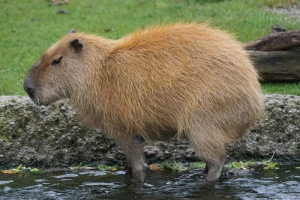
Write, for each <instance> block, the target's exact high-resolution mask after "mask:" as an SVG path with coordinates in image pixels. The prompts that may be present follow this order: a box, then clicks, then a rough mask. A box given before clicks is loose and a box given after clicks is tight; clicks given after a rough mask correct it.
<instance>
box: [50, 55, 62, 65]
mask: <svg viewBox="0 0 300 200" xmlns="http://www.w3.org/2000/svg"><path fill="white" fill-rule="evenodd" d="M61 59H62V56H61V57H59V58H57V59H55V60H53V62H52V63H51V64H52V65H57V64H59V63H60V61H61Z"/></svg>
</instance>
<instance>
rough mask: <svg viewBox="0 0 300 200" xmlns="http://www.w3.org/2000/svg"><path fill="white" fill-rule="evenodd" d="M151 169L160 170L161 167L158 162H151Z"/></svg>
mask: <svg viewBox="0 0 300 200" xmlns="http://www.w3.org/2000/svg"><path fill="white" fill-rule="evenodd" d="M149 169H150V170H152V171H157V170H160V167H159V166H158V165H156V164H151V165H149Z"/></svg>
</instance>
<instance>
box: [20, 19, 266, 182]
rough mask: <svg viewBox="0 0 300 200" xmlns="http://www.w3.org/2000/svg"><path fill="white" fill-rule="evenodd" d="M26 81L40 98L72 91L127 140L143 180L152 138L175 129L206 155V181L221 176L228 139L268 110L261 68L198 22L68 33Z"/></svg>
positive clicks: (94, 120)
mask: <svg viewBox="0 0 300 200" xmlns="http://www.w3.org/2000/svg"><path fill="white" fill-rule="evenodd" d="M58 61H59V62H58ZM53 65H54V66H53ZM40 77H43V78H40ZM24 88H25V90H26V91H27V92H28V94H29V96H30V97H31V98H32V99H33V100H34V101H35V102H36V103H37V104H49V103H52V102H54V101H56V100H58V99H61V98H69V99H70V102H71V104H72V105H73V107H74V108H75V109H76V110H77V112H78V114H79V115H80V116H81V118H82V119H83V120H84V121H85V122H86V123H87V124H89V125H91V126H95V127H99V128H102V129H103V130H104V131H105V132H106V133H107V134H108V136H110V137H112V138H114V139H115V140H116V142H117V143H119V144H120V145H121V146H122V147H123V149H124V153H125V155H126V164H127V166H128V167H130V168H132V172H133V177H134V180H136V181H142V180H143V170H142V168H143V159H142V153H143V146H144V140H162V139H163V140H165V139H168V138H170V137H174V136H176V135H177V136H181V135H186V136H187V137H188V138H189V140H190V142H191V145H192V146H193V147H194V149H195V151H196V152H197V153H198V155H199V156H200V157H201V158H203V159H204V160H205V161H206V163H207V170H208V175H207V177H206V179H207V180H216V179H217V178H219V176H220V173H221V169H222V167H223V165H224V162H225V160H226V146H227V145H228V144H230V143H233V142H235V141H236V140H238V139H239V138H240V137H241V136H243V135H244V134H245V133H246V132H247V130H248V129H249V128H250V127H251V126H253V125H254V124H255V123H256V122H257V121H258V119H259V118H260V117H261V115H262V113H263V100H262V93H261V89H260V84H259V81H258V75H257V73H256V71H255V69H254V67H253V65H252V64H251V62H250V60H249V58H248V56H247V54H246V52H245V51H244V50H243V49H242V47H241V45H240V43H238V42H237V41H235V40H234V39H233V38H232V37H231V36H230V35H229V34H227V33H225V32H222V31H220V30H217V29H212V28H210V27H208V26H207V25H199V24H195V23H190V24H181V23H178V24H174V25H166V26H159V27H151V28H148V29H146V30H138V31H136V32H134V33H133V34H131V35H128V36H125V37H123V38H121V39H119V40H115V41H114V40H108V39H104V38H101V37H97V36H91V35H86V34H81V33H72V34H69V35H67V36H65V37H64V38H63V39H61V40H60V41H58V42H57V43H56V44H54V45H53V46H52V47H51V48H49V49H48V50H47V51H46V52H45V54H44V55H43V56H42V58H41V59H40V60H39V61H38V63H37V64H36V65H35V66H34V67H33V69H32V70H31V71H30V72H29V74H28V75H27V78H26V79H25V82H24Z"/></svg>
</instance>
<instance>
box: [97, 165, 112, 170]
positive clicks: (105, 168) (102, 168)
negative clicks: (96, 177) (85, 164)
mask: <svg viewBox="0 0 300 200" xmlns="http://www.w3.org/2000/svg"><path fill="white" fill-rule="evenodd" d="M111 168H112V167H110V166H107V165H98V169H99V170H102V171H108V170H111Z"/></svg>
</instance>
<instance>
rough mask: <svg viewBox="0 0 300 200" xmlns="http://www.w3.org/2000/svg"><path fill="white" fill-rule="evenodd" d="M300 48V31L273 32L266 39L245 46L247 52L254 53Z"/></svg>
mask: <svg viewBox="0 0 300 200" xmlns="http://www.w3.org/2000/svg"><path fill="white" fill-rule="evenodd" d="M272 30H274V27H272ZM283 30H284V29H283ZM299 46H300V30H292V31H281V32H272V33H270V34H269V35H267V36H265V37H262V38H259V39H256V40H253V41H250V42H247V43H245V44H244V48H245V49H246V50H254V51H280V50H286V49H291V48H294V47H299Z"/></svg>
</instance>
